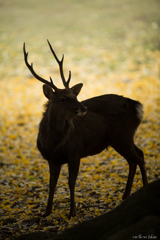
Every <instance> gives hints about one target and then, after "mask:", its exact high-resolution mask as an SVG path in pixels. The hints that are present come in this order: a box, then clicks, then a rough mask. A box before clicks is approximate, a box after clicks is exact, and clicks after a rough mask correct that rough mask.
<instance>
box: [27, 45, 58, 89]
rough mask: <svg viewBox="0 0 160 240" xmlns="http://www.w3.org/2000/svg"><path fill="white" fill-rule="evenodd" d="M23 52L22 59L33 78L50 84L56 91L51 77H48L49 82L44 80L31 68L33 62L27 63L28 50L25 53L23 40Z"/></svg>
mask: <svg viewBox="0 0 160 240" xmlns="http://www.w3.org/2000/svg"><path fill="white" fill-rule="evenodd" d="M23 52H24V61H25V63H26V66H27V67H28V68H29V70H30V72H31V73H32V75H33V76H34V77H35V78H37V79H38V80H39V81H41V82H43V83H45V84H47V85H48V86H50V87H51V88H53V89H54V90H55V91H56V90H57V89H58V88H57V87H56V86H55V85H54V83H53V81H52V78H51V77H50V82H49V81H47V80H45V79H43V78H41V77H40V76H38V75H37V74H36V73H35V71H34V69H33V63H31V65H30V64H29V63H28V52H27V53H26V49H25V42H24V45H23Z"/></svg>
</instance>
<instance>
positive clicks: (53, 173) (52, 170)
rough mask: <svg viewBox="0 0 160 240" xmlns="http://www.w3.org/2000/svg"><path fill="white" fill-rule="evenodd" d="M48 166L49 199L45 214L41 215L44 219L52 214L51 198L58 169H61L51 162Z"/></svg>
mask: <svg viewBox="0 0 160 240" xmlns="http://www.w3.org/2000/svg"><path fill="white" fill-rule="evenodd" d="M48 164H49V170H50V185H49V197H48V204H47V208H46V212H45V214H44V215H43V217H46V216H48V215H49V214H51V213H52V205H53V196H54V192H55V188H56V184H57V181H58V177H59V173H60V169H61V165H57V164H54V163H53V162H51V161H49V162H48Z"/></svg>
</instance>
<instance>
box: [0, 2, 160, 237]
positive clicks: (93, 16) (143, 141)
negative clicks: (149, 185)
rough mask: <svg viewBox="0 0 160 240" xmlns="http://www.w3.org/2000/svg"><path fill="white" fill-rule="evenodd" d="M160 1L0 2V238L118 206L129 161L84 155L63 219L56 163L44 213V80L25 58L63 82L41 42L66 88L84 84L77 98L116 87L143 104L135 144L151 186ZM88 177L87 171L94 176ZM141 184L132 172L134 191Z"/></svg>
mask: <svg viewBox="0 0 160 240" xmlns="http://www.w3.org/2000/svg"><path fill="white" fill-rule="evenodd" d="M159 5H160V4H159V1H158V0H157V1H155V0H152V1H151V0H146V1H138V0H134V1H130V0H123V1H121V2H119V1H118V0H113V1H111V0H108V1H104V0H93V1H73V0H65V1H61V2H58V1H51V0H46V1H45V2H44V1H41V0H40V1H37V0H36V1H31V0H28V1H20V0H14V1H11V0H8V1H1V2H0V19H1V21H0V52H1V54H0V62H1V64H0V96H1V101H0V109H1V111H0V119H1V121H0V131H1V137H0V173H1V176H0V184H1V187H0V206H1V209H0V214H1V216H2V217H1V218H0V223H1V233H0V234H1V235H0V238H2V239H14V238H15V236H18V235H20V234H21V233H25V232H29V231H53V232H60V231H62V230H64V229H65V228H67V227H71V226H72V225H74V224H76V223H78V222H81V221H84V220H86V219H91V218H93V217H95V216H98V215H100V214H103V213H104V212H107V211H109V210H111V209H113V208H114V207H115V206H117V205H118V204H119V202H120V199H121V197H122V193H123V191H124V188H125V184H126V180H127V174H128V166H127V163H126V161H124V159H123V158H122V157H121V156H119V155H118V154H117V153H116V152H115V151H114V150H112V149H109V150H108V151H104V152H102V153H101V154H99V155H96V156H94V157H88V158H86V159H82V161H81V168H80V172H79V175H78V179H77V183H76V203H77V216H76V217H75V218H72V219H71V220H67V213H68V211H69V190H68V184H67V176H68V172H67V166H64V167H63V168H62V172H61V176H60V179H59V182H58V186H57V191H56V195H55V201H54V206H53V213H52V215H51V216H49V217H47V218H45V219H44V218H41V217H40V215H41V213H42V212H44V210H45V207H46V202H47V197H48V178H49V176H48V166H47V163H46V162H45V161H44V160H43V159H42V157H41V156H40V154H39V153H38V151H37V149H36V136H37V131H38V130H37V129H38V124H39V121H40V119H41V114H42V111H43V104H44V103H45V101H46V99H45V97H44V96H43V94H42V86H41V85H42V84H41V83H39V82H38V81H37V80H35V79H33V78H31V75H30V73H29V71H28V69H27V68H26V66H25V64H24V58H23V52H22V46H23V42H26V49H27V51H29V62H32V61H33V62H34V67H35V70H36V72H37V73H38V74H39V75H41V76H42V77H44V78H46V79H49V76H52V77H53V79H54V82H55V84H56V85H57V86H58V87H62V83H61V81H60V77H59V72H58V66H57V64H56V63H55V61H54V59H53V57H52V55H51V53H50V51H49V47H48V46H47V41H46V39H49V40H50V42H51V44H52V46H53V48H54V49H55V51H56V53H57V55H58V56H59V57H60V56H61V54H62V53H64V54H65V60H64V68H65V69H64V70H65V74H66V75H67V74H68V70H71V71H72V80H71V85H74V84H75V83H79V82H83V83H84V87H83V89H82V93H81V94H80V96H79V99H80V100H82V99H85V98H89V97H92V96H95V95H100V94H105V93H116V94H120V95H124V96H126V97H130V98H133V99H137V100H139V101H141V102H142V103H143V105H144V120H143V122H142V124H141V126H140V127H139V129H138V131H137V133H136V138H135V142H136V144H137V145H138V146H139V147H140V148H141V149H142V150H143V151H144V154H145V159H146V167H147V175H148V179H149V182H151V181H154V180H156V179H157V178H159V174H160V153H159V150H160V145H159V130H160V125H159V122H160V113H159V106H160V98H159V93H160V87H159V86H160V84H159V81H160V52H159V50H160V33H159V29H160V16H159ZM93 173H94V174H93ZM141 186H142V179H141V175H140V172H139V170H137V173H136V176H135V181H134V185H133V188H132V192H135V191H137V190H138V189H139V188H140V187H141Z"/></svg>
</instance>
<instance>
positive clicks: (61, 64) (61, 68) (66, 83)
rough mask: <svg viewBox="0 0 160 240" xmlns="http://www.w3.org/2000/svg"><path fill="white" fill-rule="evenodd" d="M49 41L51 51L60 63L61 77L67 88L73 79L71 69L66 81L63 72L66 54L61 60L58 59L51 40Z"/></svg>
mask: <svg viewBox="0 0 160 240" xmlns="http://www.w3.org/2000/svg"><path fill="white" fill-rule="evenodd" d="M47 42H48V45H49V47H50V50H51V52H52V53H53V56H54V57H55V59H56V61H57V63H58V65H59V69H60V74H61V79H62V82H63V85H64V86H65V88H69V82H70V80H71V71H69V77H68V80H67V81H66V80H65V77H64V73H63V60H64V55H62V59H61V61H60V60H59V59H58V57H57V55H56V54H55V52H54V50H53V48H52V46H51V44H50V42H49V41H48V40H47Z"/></svg>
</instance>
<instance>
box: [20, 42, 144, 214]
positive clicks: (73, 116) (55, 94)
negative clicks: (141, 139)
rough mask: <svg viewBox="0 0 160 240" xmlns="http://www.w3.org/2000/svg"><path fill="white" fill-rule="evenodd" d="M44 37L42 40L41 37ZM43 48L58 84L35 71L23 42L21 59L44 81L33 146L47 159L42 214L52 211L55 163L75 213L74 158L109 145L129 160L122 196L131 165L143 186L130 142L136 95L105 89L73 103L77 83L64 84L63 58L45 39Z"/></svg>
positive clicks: (137, 113)
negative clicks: (54, 65)
mask: <svg viewBox="0 0 160 240" xmlns="http://www.w3.org/2000/svg"><path fill="white" fill-rule="evenodd" d="M47 41H48V40H47ZM48 45H49V48H50V50H51V53H52V54H53V56H54V58H55V60H56V62H57V63H58V66H59V71H60V76H61V80H62V83H63V85H64V89H60V88H58V87H57V86H56V85H55V84H54V83H53V80H52V78H51V77H50V81H48V80H45V79H44V78H42V77H40V76H39V75H37V73H36V72H35V71H34V68H33V63H31V64H29V63H28V52H26V49H25V42H24V45H23V53H24V61H25V64H26V66H27V67H28V69H29V70H30V72H31V74H32V75H33V77H35V78H36V79H37V80H39V81H40V82H42V83H44V85H43V93H44V96H45V97H46V98H47V99H48V101H47V103H46V104H45V110H44V113H43V116H42V119H41V122H40V124H39V131H38V136H37V148H38V150H39V151H40V153H41V155H42V157H43V158H44V159H45V160H47V161H48V165H49V172H50V180H49V197H48V203H47V207H46V211H45V213H44V214H43V216H44V217H46V216H48V215H50V214H51V213H52V206H53V197H54V192H55V188H56V185H57V181H58V178H59V174H60V170H61V166H62V165H63V164H68V170H69V177H68V185H69V190H70V212H69V216H68V217H69V218H71V217H75V216H76V204H75V184H76V179H77V175H78V172H79V166H80V160H81V158H85V157H88V156H92V155H95V154H98V153H100V152H102V151H103V150H105V149H107V148H108V147H109V146H110V147H112V148H114V149H115V150H116V151H117V153H119V154H120V155H121V156H122V157H124V159H126V161H127V162H128V165H129V174H128V179H127V183H126V187H125V191H124V194H123V197H122V199H123V200H124V199H126V198H127V197H128V196H129V195H130V193H131V188H132V185H133V180H134V176H135V173H136V168H137V165H138V166H139V168H140V172H141V175H142V180H143V185H146V184H147V183H148V180H147V174H146V167H145V160H144V154H143V151H142V150H141V149H140V148H138V147H137V146H136V145H135V143H134V135H135V132H136V130H137V128H138V126H139V125H140V123H141V122H142V119H143V105H142V104H141V103H140V102H139V101H136V100H133V99H130V98H126V97H123V96H120V95H117V94H105V95H101V96H95V97H93V98H90V99H87V100H84V101H81V102H79V101H78V99H77V96H78V94H79V93H80V91H81V89H82V86H83V84H82V83H78V84H76V85H74V86H72V87H70V86H69V84H70V80H71V71H69V76H68V79H67V80H66V79H65V76H64V72H63V60H64V55H62V59H61V60H59V59H58V57H57V55H56V53H55V51H54V50H53V48H52V46H51V44H50V42H49V41H48Z"/></svg>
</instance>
